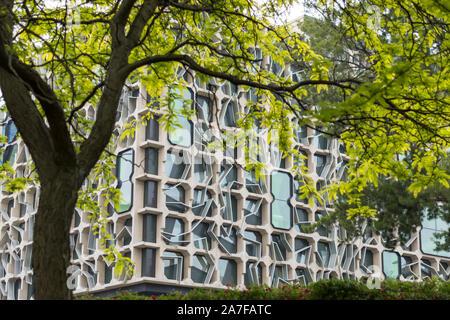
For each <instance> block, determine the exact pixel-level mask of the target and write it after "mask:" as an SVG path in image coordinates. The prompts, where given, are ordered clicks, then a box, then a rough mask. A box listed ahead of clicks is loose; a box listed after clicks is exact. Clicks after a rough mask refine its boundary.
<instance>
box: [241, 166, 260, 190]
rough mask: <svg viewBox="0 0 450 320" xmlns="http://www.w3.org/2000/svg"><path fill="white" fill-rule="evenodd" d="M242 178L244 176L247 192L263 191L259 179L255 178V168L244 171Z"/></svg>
mask: <svg viewBox="0 0 450 320" xmlns="http://www.w3.org/2000/svg"><path fill="white" fill-rule="evenodd" d="M244 178H245V186H246V188H247V190H248V192H252V193H258V194H261V193H263V189H262V186H261V183H260V180H259V179H258V180H257V179H256V176H255V170H251V171H244Z"/></svg>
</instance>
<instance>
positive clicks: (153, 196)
mask: <svg viewBox="0 0 450 320" xmlns="http://www.w3.org/2000/svg"><path fill="white" fill-rule="evenodd" d="M157 199H158V182H156V181H153V180H147V181H145V182H144V207H151V208H156V207H157Z"/></svg>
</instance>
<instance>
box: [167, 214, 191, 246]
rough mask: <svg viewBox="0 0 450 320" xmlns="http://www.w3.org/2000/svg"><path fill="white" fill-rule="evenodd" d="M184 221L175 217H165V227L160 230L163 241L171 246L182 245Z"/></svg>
mask: <svg viewBox="0 0 450 320" xmlns="http://www.w3.org/2000/svg"><path fill="white" fill-rule="evenodd" d="M183 233H184V222H183V220H181V219H177V218H171V217H167V218H166V227H165V228H164V231H163V232H162V234H163V238H164V241H165V242H166V243H167V244H168V245H172V246H183V245H186V243H185V242H184V234H183Z"/></svg>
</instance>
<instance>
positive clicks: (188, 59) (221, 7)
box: [0, 0, 450, 299]
mask: <svg viewBox="0 0 450 320" xmlns="http://www.w3.org/2000/svg"><path fill="white" fill-rule="evenodd" d="M292 2H293V1H288V0H269V1H264V2H259V1H247V0H245V1H244V0H231V1H211V0H185V1H184V0H183V1H179V0H173V1H172V0H145V1H144V0H122V1H119V0H104V1H95V2H93V1H36V0H30V1H27V0H25V1H23V0H21V1H14V0H0V88H1V90H2V95H3V98H4V102H5V105H6V108H7V109H8V111H9V113H10V114H11V117H12V118H13V120H14V123H15V124H16V125H17V128H18V130H19V133H20V136H21V138H22V139H23V140H24V142H25V144H26V145H27V147H28V149H29V151H30V154H31V157H32V160H33V164H34V166H35V169H36V173H37V177H34V178H35V179H38V183H39V184H40V186H41V195H40V199H39V200H40V202H39V209H38V213H37V217H36V226H35V228H36V229H35V236H34V244H33V268H34V281H35V286H36V291H35V294H36V298H37V299H40V298H67V297H69V296H70V292H69V291H68V289H67V288H66V286H65V284H66V282H65V281H66V275H65V272H66V268H67V266H68V264H69V259H70V258H69V256H70V254H69V244H68V234H69V228H70V221H71V218H72V214H73V212H74V208H75V206H76V205H77V203H78V205H79V206H81V207H82V208H87V207H89V206H90V207H91V209H93V208H95V204H94V203H93V202H92V201H88V200H86V197H84V195H86V194H89V189H87V190H81V191H80V189H81V187H82V185H83V183H84V182H85V181H86V179H87V178H89V179H95V177H98V176H101V175H102V174H104V175H105V176H106V178H105V179H104V180H102V181H103V182H104V185H103V187H104V188H105V192H110V191H111V190H110V189H111V188H109V187H108V186H109V182H110V180H109V179H112V178H111V174H110V173H108V170H107V168H105V167H104V166H102V165H101V163H104V161H108V160H107V159H109V158H110V157H111V152H110V150H109V149H108V144H109V143H111V142H112V133H113V129H114V123H115V119H116V114H117V106H118V104H119V100H120V96H121V93H122V88H123V87H124V86H126V85H127V84H129V83H131V82H133V81H134V82H135V81H138V82H140V83H141V84H142V85H144V86H145V88H146V90H147V91H148V92H149V94H150V96H151V97H152V99H153V100H152V101H151V102H150V103H149V105H148V107H149V111H151V110H152V108H159V109H161V110H164V112H165V113H164V116H163V117H162V119H161V123H162V124H163V125H164V126H165V127H166V128H167V129H168V130H170V127H172V126H176V125H177V124H176V119H177V117H176V113H177V112H179V111H177V110H174V108H171V107H170V105H171V101H173V96H174V94H176V93H172V94H166V91H165V90H166V88H167V86H168V84H169V85H170V86H179V87H182V86H183V84H184V79H183V78H182V77H180V70H181V69H180V68H182V69H184V70H190V72H193V73H195V76H196V77H198V78H199V80H200V81H209V79H212V78H214V79H217V80H218V81H228V82H230V83H231V84H233V85H237V86H242V87H245V88H255V89H256V90H257V91H256V93H257V95H258V96H260V97H263V98H262V99H261V100H260V101H258V103H255V104H252V105H250V106H249V112H248V116H247V117H245V121H242V122H241V123H240V126H241V127H242V128H248V127H249V126H251V125H259V126H264V127H266V128H269V130H272V131H274V132H275V131H276V132H277V133H278V136H279V148H280V150H281V151H284V152H285V153H286V154H288V155H292V156H298V155H297V154H296V153H295V151H294V150H292V148H290V147H291V141H292V139H293V135H294V132H293V129H294V128H295V127H296V126H297V125H298V124H300V125H302V126H309V127H313V128H316V129H318V130H321V131H322V132H324V133H326V134H329V135H330V136H332V137H335V138H339V139H340V140H341V141H343V142H344V143H345V145H346V154H347V155H348V156H349V163H348V180H347V181H345V182H343V183H339V184H333V185H331V186H329V187H328V188H326V190H322V192H323V194H325V193H326V194H327V196H328V197H329V199H330V200H333V199H336V198H337V196H338V194H345V195H346V197H347V198H348V203H349V204H350V205H352V208H350V209H349V210H348V212H347V213H348V214H349V216H350V217H352V216H357V215H362V216H374V215H375V210H374V209H373V208H370V207H368V206H367V205H364V204H363V203H362V202H361V199H360V198H361V194H362V191H363V189H364V187H365V186H367V185H368V184H369V183H372V184H373V185H374V186H377V185H378V181H379V176H390V177H392V178H393V179H398V180H409V181H411V184H410V185H409V187H408V189H409V190H410V191H411V192H413V193H414V194H415V195H417V194H419V192H421V191H422V190H424V189H425V188H426V187H427V186H429V185H431V184H432V183H435V182H437V183H441V184H442V185H444V186H445V187H447V188H448V179H449V175H448V174H447V173H446V172H445V170H443V169H442V168H440V167H439V165H438V163H439V161H440V159H441V158H443V157H445V152H446V150H447V149H448V143H449V139H450V129H449V124H450V121H449V120H450V108H449V107H448V105H449V98H448V84H449V79H448V76H447V75H448V68H449V63H448V59H449V58H448V57H449V54H448V53H449V52H448V50H449V38H448V28H449V14H448V13H449V10H450V9H449V7H448V5H447V4H446V3H445V2H444V1H440V0H437V1H421V2H418V1H378V0H368V1H366V0H364V1H346V2H341V1H319V2H318V3H316V4H315V7H316V9H317V10H319V11H320V12H322V13H323V14H324V16H325V17H326V18H327V19H328V20H329V21H333V22H335V24H337V26H338V27H339V28H340V30H342V31H343V35H345V38H346V39H347V40H348V41H349V42H350V43H352V46H350V47H348V48H345V50H343V51H342V52H336V54H335V55H334V56H332V57H327V56H326V52H325V51H323V50H322V51H315V50H314V49H313V48H312V47H313V46H314V44H310V43H308V40H307V39H306V38H305V35H304V33H302V32H298V28H297V26H296V25H295V24H289V23H287V22H286V21H284V20H283V15H282V14H281V13H282V12H283V11H284V10H285V9H286V8H289V7H290V5H291V4H292ZM348 50H350V51H348ZM261 57H270V59H271V61H273V63H272V65H274V66H275V65H278V66H279V68H276V67H274V68H268V67H267V65H266V64H265V63H263V62H264V60H262V59H261ZM340 58H341V59H345V60H348V61H344V62H342V61H340ZM287 65H295V66H297V67H298V68H300V69H301V70H302V71H303V72H302V76H301V78H298V77H297V78H295V79H294V78H293V77H288V78H287V77H285V76H284V75H282V74H280V73H279V72H278V71H277V70H278V69H280V68H281V69H282V68H284V67H285V66H287ZM328 91H329V92H328ZM88 105H89V106H92V107H94V108H95V113H96V117H95V119H93V120H86V119H85V114H84V113H83V112H84V111H83V108H84V107H86V106H88ZM263 105H269V106H270V107H269V108H264V107H262V106H263ZM191 112H192V111H190V110H188V109H187V108H183V110H182V113H183V114H184V115H186V116H187V117H189V115H190V114H191ZM148 117H150V113H149V114H147V115H146V117H143V119H138V120H137V121H146V120H147V119H148ZM292 117H293V118H294V119H295V121H291V120H287V119H291V118H292ZM134 127H135V123H130V124H129V130H125V131H124V135H127V134H128V135H132V134H133V130H134V129H133V128H134ZM411 148H414V150H415V153H414V157H413V159H412V162H411V163H408V164H406V163H405V162H402V161H397V159H398V156H399V155H400V156H401V155H404V154H405V153H406V152H408V151H409V150H410V149H411ZM102 161H103V162H102ZM109 163H110V164H111V161H110V162H109ZM253 166H254V167H255V169H257V170H262V169H263V164H259V163H253ZM2 168H3V169H4V170H9V169H8V168H7V165H3V167H2ZM299 171H300V174H301V175H302V177H303V178H304V179H303V180H304V184H303V186H302V187H301V191H302V193H303V195H304V196H305V197H308V198H311V197H313V196H314V194H317V191H316V190H315V188H314V186H312V184H311V181H310V179H308V176H307V172H305V168H303V167H301V166H300V167H299ZM9 172H10V170H9ZM10 173H11V172H10ZM90 174H91V176H90V177H89V175H90ZM7 176H8V175H7ZM108 177H109V178H108ZM10 183H12V184H11V185H12V187H13V189H14V188H16V187H18V188H20V187H21V186H24V185H25V184H26V183H27V181H26V180H24V179H22V180H20V181H18V180H17V179H16V180H14V181H10ZM55 189H57V190H59V192H58V194H55V192H54V190H55ZM116 200H117V197H116ZM116 202H117V201H116ZM98 210H100V209H99V208H98ZM99 212H100V211H99ZM98 215H99V216H101V214H100V213H98ZM64 239H66V240H64ZM49 252H51V256H52V258H50V259H49V257H48V253H49ZM45 254H47V257H46V256H45ZM53 258H54V259H53ZM47 260H52V262H53V263H52V264H49V262H48V261H47ZM55 283H56V284H55Z"/></svg>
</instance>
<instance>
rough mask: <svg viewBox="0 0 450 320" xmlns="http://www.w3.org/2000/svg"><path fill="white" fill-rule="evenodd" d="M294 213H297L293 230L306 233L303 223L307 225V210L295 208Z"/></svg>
mask: <svg viewBox="0 0 450 320" xmlns="http://www.w3.org/2000/svg"><path fill="white" fill-rule="evenodd" d="M295 213H296V214H297V221H296V222H297V223H296V224H295V230H297V232H303V233H306V230H305V228H304V225H309V224H310V222H309V218H308V211H306V210H305V209H302V208H295Z"/></svg>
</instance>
